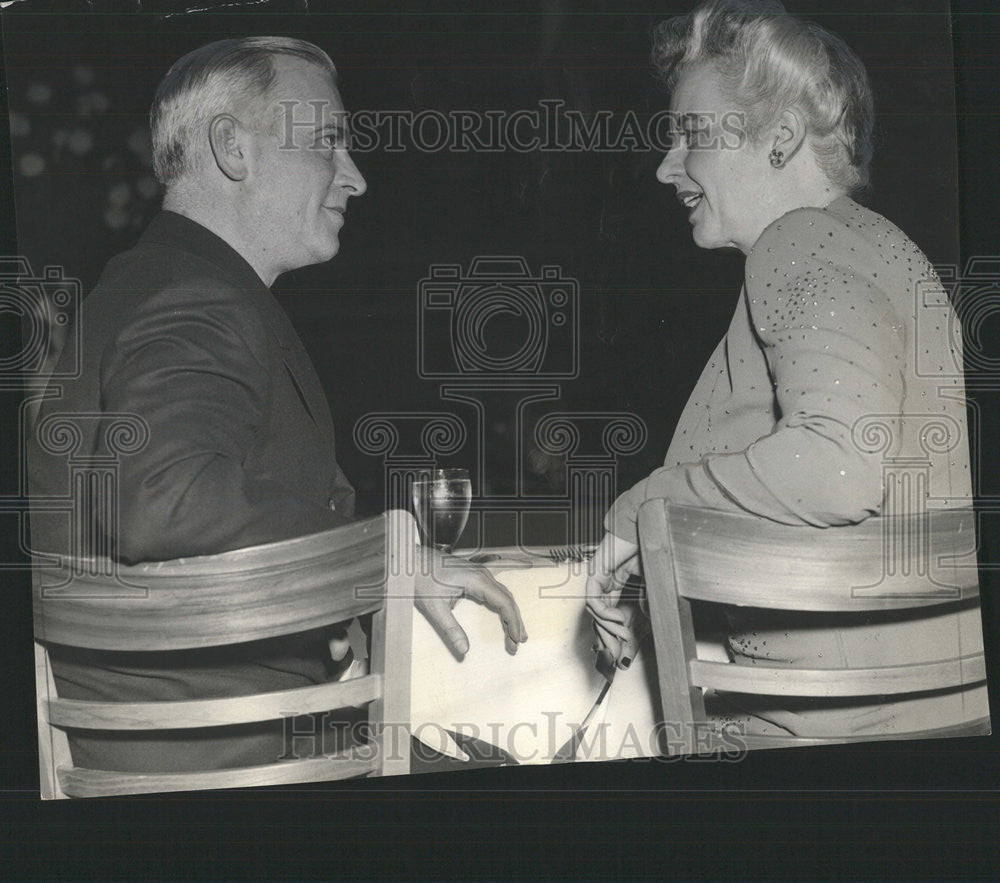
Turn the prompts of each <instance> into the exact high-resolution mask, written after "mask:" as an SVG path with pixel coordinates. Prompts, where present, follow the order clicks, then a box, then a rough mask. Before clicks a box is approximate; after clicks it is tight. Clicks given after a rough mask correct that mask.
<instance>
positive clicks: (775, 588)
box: [639, 499, 990, 754]
mask: <svg viewBox="0 0 1000 883" xmlns="http://www.w3.org/2000/svg"><path fill="white" fill-rule="evenodd" d="M639 539H640V547H641V554H642V563H643V570H644V574H645V580H646V587H647V596H648V602H649V612H650V619H651V623H652V631H653V639H654V643H655V650H656V666H657V671H658V678H659V686H660V698H661V702H662V712H663V722H664V725H665V726H666V727H667V729H668V730H669V732H670V735H671V738H670V740H669V741H670V743H671V744H670V746H669V747H668V748H667V751H668V753H671V754H696V753H713V752H717V751H720V750H723V751H732V750H742V748H744V747H745V748H775V747H788V746H793V745H808V744H830V743H844V742H857V741H871V740H872V739H875V738H896V739H899V738H906V739H912V738H930V737H936V736H958V735H981V734H987V733H989V731H990V730H989V718H988V716H984V717H981V718H979V719H977V720H975V721H973V722H971V723H963V724H960V725H954V724H953V725H948V724H947V722H942V726H941V727H938V728H935V729H932V730H927V729H925V730H920V731H914V732H908V733H893V734H892V735H886V736H878V737H875V736H851V735H843V736H841V735H840V734H837V733H831V735H830V737H826V736H824V737H823V738H817V737H799V736H773V737H772V736H739V735H732V736H729V737H727V736H726V735H725V734H724V733H720V732H719V728H718V724H713V723H711V722H710V716H709V714H708V713H707V712H706V707H705V695H706V694H705V691H707V690H716V691H727V692H730V693H741V694H754V695H757V696H760V695H767V696H796V697H799V696H808V697H862V696H882V697H886V698H887V701H892V700H891V699H888V697H892V698H893V699H902V698H904V697H906V696H907V694H914V693H918V692H922V691H927V690H934V689H943V688H948V687H958V686H961V685H972V684H977V683H982V682H984V681H985V679H986V667H985V660H984V655H983V643H982V632H981V630H980V631H979V632H978V633H977V635H976V636H975V637H973V638H972V639H971V640H970V642H969V643H970V644H971V646H968V647H965V648H963V654H964V655H962V656H960V657H959V656H956V657H954V658H947V659H939V660H935V661H931V662H920V663H912V664H908V665H894V666H886V667H881V668H822V669H819V668H812V669H810V668H792V667H789V666H787V665H784V666H781V667H779V666H777V665H765V664H754V665H737V664H734V663H732V662H720V661H710V660H708V659H699V658H698V656H697V651H696V644H695V639H696V636H695V626H694V621H698V617H697V616H696V617H695V618H694V621H693V619H692V607H691V602H692V601H696V602H698V601H702V602H704V601H708V602H715V603H722V604H729V605H737V606H743V607H754V608H767V609H773V610H796V611H826V612H829V613H830V614H831V615H832V617H835V618H836V619H837V621H842V620H843V615H844V614H845V613H857V612H866V611H892V610H903V609H917V608H922V609H923V610H926V611H927V613H928V615H933V613H934V611H935V610H937V611H940V609H941V608H940V607H939V605H941V604H945V603H954V602H956V601H961V600H964V599H975V602H976V603H977V602H978V598H979V584H978V578H977V570H976V558H975V551H976V540H975V513H974V512H973V510H972V509H954V510H933V511H929V512H925V513H922V514H918V515H906V516H895V517H891V516H890V517H886V518H870V519H868V520H867V521H864V522H862V523H860V524H856V525H850V526H846V527H831V528H826V529H818V528H807V527H794V526H788V525H782V524H777V523H774V522H769V521H765V520H763V519H760V518H754V517H752V516H749V515H742V514H730V513H726V512H719V511H713V510H707V509H698V508H693V507H683V506H676V505H671V504H670V503H668V502H667V501H665V500H662V499H660V500H649V501H647V502H646V503H645V504H643V506H642V508H641V509H640V511H639ZM832 623H833V620H831V624H832ZM977 639H978V640H977ZM713 740H714V741H713Z"/></svg>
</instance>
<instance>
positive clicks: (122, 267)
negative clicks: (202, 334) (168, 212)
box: [84, 241, 269, 359]
mask: <svg viewBox="0 0 1000 883" xmlns="http://www.w3.org/2000/svg"><path fill="white" fill-rule="evenodd" d="M257 301H258V296H257V294H256V293H255V292H252V291H249V290H247V289H246V288H245V287H244V286H243V285H241V284H240V281H239V280H238V279H236V278H234V277H233V275H232V274H231V273H229V272H227V271H226V270H225V269H224V268H222V267H220V266H218V265H216V264H214V263H213V262H212V261H210V260H207V259H205V258H203V257H200V256H199V255H196V254H192V253H190V252H188V251H185V250H184V249H182V248H176V247H173V246H170V245H165V244H161V243H157V242H143V241H140V242H139V243H138V244H137V245H135V246H134V247H133V248H131V249H129V250H128V251H125V252H122V253H121V254H118V255H116V256H115V257H113V258H112V259H111V260H110V261H108V263H107V265H106V266H105V268H104V272H103V273H102V274H101V276H100V278H99V279H98V281H97V284H96V285H95V286H94V288H93V290H92V291H91V292H90V294H89V295H88V296H87V297H86V299H85V301H84V312H85V315H86V318H85V321H88V322H95V321H96V322H97V323H98V324H100V325H104V326H105V329H106V332H107V333H109V334H110V338H111V339H110V341H109V342H112V344H113V345H116V346H120V345H122V344H123V343H124V342H126V341H134V340H148V339H150V335H153V336H154V337H155V336H157V335H160V334H166V333H167V332H168V329H169V328H171V327H173V326H177V327H178V328H183V327H184V326H188V327H190V328H192V329H193V328H195V327H197V328H199V329H201V330H202V331H204V330H205V329H207V328H215V329H217V330H218V332H219V333H225V334H227V335H236V336H238V337H239V338H241V339H242V340H243V342H244V343H245V344H246V345H248V346H249V347H250V349H251V350H252V351H253V352H254V354H255V356H256V357H257V358H258V359H261V358H263V353H264V351H265V350H266V349H267V347H268V339H269V338H268V334H267V329H266V320H265V317H264V316H263V315H262V314H261V311H260V308H259V305H258V303H257ZM157 329H159V330H157Z"/></svg>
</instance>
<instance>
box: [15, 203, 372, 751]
mask: <svg viewBox="0 0 1000 883" xmlns="http://www.w3.org/2000/svg"><path fill="white" fill-rule="evenodd" d="M78 321H80V322H82V327H81V331H82V346H83V362H82V365H83V371H82V374H81V376H80V377H79V378H78V379H76V380H75V381H73V382H70V383H66V384H61V388H54V389H53V390H51V393H52V397H51V398H49V399H47V401H46V402H45V403H44V404H43V407H42V408H41V410H40V413H39V417H38V421H37V424H36V425H37V427H38V429H39V431H40V437H39V436H37V435H36V437H35V438H32V439H31V440H30V441H29V445H28V457H29V470H30V492H31V493H32V494H33V495H45V496H66V495H67V494H69V492H70V488H69V486H68V483H69V471H70V462H69V456H70V454H72V456H74V457H77V458H79V457H81V456H91V455H95V454H101V453H107V452H108V451H109V450H114V449H113V447H112V446H111V444H110V443H109V436H108V432H107V430H108V426H109V423H110V420H109V418H108V417H107V416H102V415H111V414H132V415H136V416H137V417H138V418H140V419H141V421H143V422H144V424H145V425H146V427H148V434H149V437H148V441H147V442H146V444H145V446H144V447H142V449H141V450H139V451H137V452H135V453H132V454H122V455H120V456H118V458H117V462H118V467H119V471H118V475H119V495H118V496H119V503H120V509H119V513H118V517H117V520H116V519H114V518H112V517H108V516H107V514H106V513H104V512H96V513H92V514H93V516H94V517H95V518H96V521H97V523H98V524H99V525H100V526H101V528H102V529H103V530H104V531H105V532H106V534H108V535H109V538H110V540H111V542H112V544H113V548H114V549H115V554H117V556H118V557H119V558H120V559H121V560H122V561H124V562H128V563H135V562H139V561H151V560H154V561H155V560H167V559H171V558H177V557H188V556H195V555H204V554H213V553H217V552H224V551H229V550H232V549H238V548H242V547H245V546H250V545H256V544H258V543H264V542H272V541H276V540H282V539H286V538H290V537H294V536H301V535H305V534H309V533H315V532H318V531H322V530H327V529H329V528H331V527H335V526H337V525H338V524H342V523H344V522H345V521H347V520H349V519H350V518H351V517H352V516H353V510H354V491H353V489H352V488H351V486H350V484H349V483H348V481H347V480H346V478H345V477H344V474H343V473H342V472H341V470H340V468H339V467H338V465H337V461H336V458H335V450H334V431H333V421H332V419H331V416H330V410H329V407H328V404H327V400H326V397H325V395H324V392H323V389H322V387H321V385H320V382H319V378H318V377H317V375H316V372H315V370H314V369H313V366H312V364H311V362H310V359H309V357H308V355H307V354H306V352H305V350H304V348H303V347H302V344H301V342H300V341H299V339H298V337H297V335H296V334H295V331H294V330H293V328H292V326H291V323H290V322H289V321H288V318H287V316H286V315H285V313H284V311H283V310H282V309H281V307H280V306H279V305H278V303H277V301H276V300H275V299H274V297H273V295H272V294H271V292H270V291H269V290H268V288H267V287H266V286H265V285H264V284H263V282H262V281H261V279H260V278H259V277H258V276H257V274H256V273H255V271H254V270H253V269H252V268H251V267H250V265H249V264H248V263H247V262H246V261H245V260H244V259H243V258H242V257H240V256H239V255H238V254H237V253H236V251H234V250H233V249H232V248H230V246H228V245H227V244H226V243H225V242H223V241H222V240H221V239H220V238H219V237H217V236H215V235H214V234H213V233H211V232H209V231H208V230H207V229H205V228H204V227H202V226H201V225H199V224H197V223H195V222H193V221H191V220H189V219H187V218H185V217H182V216H181V215H178V214H175V213H173V212H162V213H161V214H160V215H158V216H157V217H156V218H155V219H154V220H153V222H152V223H151V224H150V226H149V227H148V229H147V230H146V232H145V233H144V235H143V236H142V238H141V240H140V241H139V243H138V244H137V245H136V247H135V248H133V249H132V250H130V251H128V252H125V253H124V254H121V255H118V256H117V257H115V258H113V259H112V260H111V261H110V262H109V263H108V265H107V267H106V268H105V271H104V273H103V274H102V276H101V278H100V280H99V281H98V283H97V286H96V287H95V289H94V290H93V291H92V292H91V293H90V295H89V296H88V297H87V298H86V299H85V300H84V303H83V306H82V309H81V315H80V316H79V317H78ZM72 356H73V354H72V353H69V352H67V353H64V354H63V357H62V359H63V360H64V361H67V360H69V359H71V358H72ZM54 414H66V415H68V417H69V419H70V420H71V421H73V422H74V423H75V424H76V425H77V426H78V428H79V430H80V444H79V446H78V448H77V450H75V451H72V452H69V453H68V454H67V453H53V450H54V449H53V446H52V445H51V444H50V443H47V442H46V441H45V437H44V435H45V433H44V431H45V427H46V419H47V418H48V417H50V416H51V415H54ZM69 528H70V525H69V521H68V519H67V518H66V516H65V514H60V515H55V514H37V513H36V514H35V515H34V516H33V518H32V523H31V529H32V546H33V547H34V548H35V549H40V550H50V551H55V552H68V551H69V550H70V549H71V546H70V535H69ZM50 654H51V657H52V662H53V672H54V675H55V678H56V685H57V690H58V691H59V694H60V695H61V696H65V697H68V698H80V699H132V700H144V699H149V700H153V699H187V698H205V697H209V696H222V695H241V694H249V693H255V692H260V691H265V690H279V689H286V688H290V687H296V686H306V685H308V684H312V683H318V682H321V681H323V680H324V679H325V678H326V677H327V674H328V664H329V653H328V650H327V646H326V639H325V635H323V634H321V633H312V634H310V635H306V636H301V637H297V638H295V639H283V640H277V641H266V642H257V643H254V644H245V645H242V646H241V647H238V648H230V649H226V650H224V651H218V650H214V651H200V652H199V653H195V654H192V653H186V654H185V655H183V656H181V655H171V654H162V653H158V654H152V653H145V654H137V653H136V654H127V655H126V654H107V653H93V652H87V653H80V652H76V651H72V652H71V651H69V650H68V649H67V648H60V647H56V646H53V647H51V648H50ZM258 729H259V728H258ZM178 735H179V734H178ZM232 735H233V733H225V732H222V733H218V732H217V733H215V734H214V736H215V737H219V736H222V737H225V738H204V737H205V734H204V733H201V734H186V735H185V738H184V739H183V740H182V739H178V740H163V739H157V740H139V739H136V738H135V737H134V736H129V737H128V739H125V740H116V741H115V742H114V743H112V742H111V740H103V739H102V740H94V739H89V738H87V739H84V738H77V739H75V740H73V741H72V742H71V747H72V749H73V752H74V762H75V763H77V764H78V765H86V766H99V767H102V768H117V769H122V768H129V769H149V768H150V766H149V764H155V767H156V768H157V769H164V770H166V769H174V768H182V767H185V766H191V765H194V766H201V767H204V768H211V767H215V766H225V765H239V764H243V763H263V762H268V761H271V760H274V759H275V755H274V750H275V746H276V745H278V747H279V749H280V743H276V742H275V739H274V735H275V734H274V733H273V732H272V733H271V737H270V740H269V741H266V740H265V741H264V742H262V741H261V740H260V739H259V738H258V739H257V740H256V741H254V740H244V742H245V743H246V744H245V746H244V747H243V748H241V747H240V745H241V743H240V740H234V739H232V738H229V737H230V736H232ZM258 735H259V733H258ZM279 736H280V734H279ZM195 737H197V738H195ZM192 739H194V741H192ZM95 745H96V746H97V747H96V748H95V747H94V746H95ZM109 746H110V747H109ZM192 746H195V747H192ZM197 746H201V747H197ZM213 746H214V747H213ZM172 747H176V748H177V751H176V752H174V753H171V748H172ZM244 749H245V750H244ZM196 754H197V755H199V757H198V758H196V757H195V755H196ZM192 761H194V762H193V763H192Z"/></svg>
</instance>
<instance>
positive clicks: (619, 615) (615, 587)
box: [586, 533, 648, 668]
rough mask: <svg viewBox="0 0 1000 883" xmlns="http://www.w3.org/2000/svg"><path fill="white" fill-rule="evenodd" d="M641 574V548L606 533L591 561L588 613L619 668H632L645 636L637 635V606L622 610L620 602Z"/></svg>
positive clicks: (626, 607) (629, 606) (602, 642)
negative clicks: (633, 578)
mask: <svg viewBox="0 0 1000 883" xmlns="http://www.w3.org/2000/svg"><path fill="white" fill-rule="evenodd" d="M641 573H642V564H641V561H640V558H639V546H638V545H637V544H636V543H631V542H629V541H628V540H623V539H621V537H617V536H615V535H614V534H611V533H606V534H605V535H604V539H603V540H601V542H600V545H598V547H597V550H596V551H595V552H594V557H593V558H591V559H590V573H589V575H588V576H587V588H586V596H587V611H588V612H589V613H590V615H591V616H592V617H594V631H595V632H596V633H597V637H598V639H599V641H600V643H601V644H603V645H604V647H605V648H606V649H607V650H608V652H609V653H610V654H611V655H612V657H614V660H615V664H616V665H617V666H618V667H619V668H628V667H629V665H630V664H631V663H632V660H633V659H634V658H635V654H636V651H637V650H638V646H639V641H640V640H641V638H642V633H641V632H639V633H637V630H636V627H635V626H634V625H633V619H634V617H635V616H636V614H637V610H636V608H635V605H627V606H622V607H620V606H619V605H618V600H619V598H620V597H621V593H622V586H624V585H625V583H626V582H627V581H628V579H629V577H630V576H637V575H639V574H641ZM646 630H647V631H648V629H646Z"/></svg>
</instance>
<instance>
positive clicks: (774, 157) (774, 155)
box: [770, 147, 785, 169]
mask: <svg viewBox="0 0 1000 883" xmlns="http://www.w3.org/2000/svg"><path fill="white" fill-rule="evenodd" d="M770 160H771V165H772V166H774V168H776V169H780V168H781V167H782V166H783V165H784V164H785V152H784V151H783V150H778V148H777V147H775V148H774V149H773V150H772V151H771V156H770Z"/></svg>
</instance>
